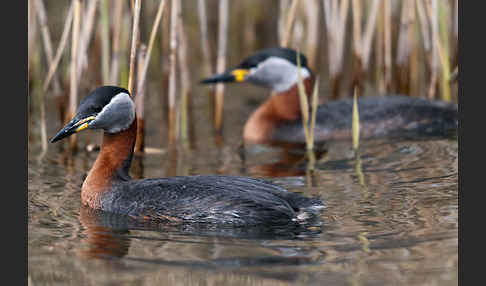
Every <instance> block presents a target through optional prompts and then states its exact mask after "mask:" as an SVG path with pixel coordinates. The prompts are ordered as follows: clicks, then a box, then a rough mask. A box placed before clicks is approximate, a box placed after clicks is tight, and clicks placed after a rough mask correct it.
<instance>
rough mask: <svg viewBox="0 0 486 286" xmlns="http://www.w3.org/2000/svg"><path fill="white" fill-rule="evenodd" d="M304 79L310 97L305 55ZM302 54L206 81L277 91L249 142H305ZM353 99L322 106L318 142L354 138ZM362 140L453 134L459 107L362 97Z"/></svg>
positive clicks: (279, 54) (252, 60) (260, 55)
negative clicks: (301, 107)
mask: <svg viewBox="0 0 486 286" xmlns="http://www.w3.org/2000/svg"><path fill="white" fill-rule="evenodd" d="M300 63H301V68H300V73H301V77H302V79H303V83H304V86H305V89H306V93H307V95H308V96H310V95H311V94H312V90H313V87H314V77H313V74H312V72H311V70H310V69H309V67H308V66H307V59H306V57H305V56H304V55H303V54H300ZM298 72H299V68H298V65H297V53H296V51H294V50H292V49H288V48H269V49H264V50H260V51H258V52H256V53H254V54H253V55H251V56H249V57H247V58H246V59H244V60H243V62H241V63H240V64H239V65H238V66H236V67H234V68H231V69H229V70H228V71H226V72H224V73H222V74H218V75H214V76H211V77H209V78H206V79H204V80H202V81H201V83H204V84H212V83H219V82H224V83H228V82H248V83H251V84H254V85H258V86H262V87H264V88H266V89H269V90H271V91H272V96H270V97H269V98H268V99H267V100H266V101H265V102H264V103H263V104H262V105H260V106H259V107H258V109H256V110H255V111H254V112H253V113H252V114H251V115H250V117H249V118H248V120H247V121H246V123H245V126H244V129H243V138H244V140H245V142H249V143H262V142H266V141H279V142H296V143H303V142H305V135H304V130H303V127H302V120H301V110H300V100H299V94H298V86H297V83H298ZM352 106H353V101H352V98H347V99H342V100H336V101H331V102H328V103H327V104H324V105H320V106H319V107H318V109H317V117H316V129H315V140H316V141H320V142H322V141H328V140H339V139H347V138H351V134H352V133H351V129H352V128H351V125H352V124H351V123H352ZM358 107H359V117H360V138H370V137H377V136H387V135H396V134H398V135H400V134H402V133H404V132H407V133H409V134H410V133H411V134H424V135H444V134H449V132H450V131H451V130H452V131H453V130H455V129H456V128H457V105H456V104H451V103H447V102H442V101H436V100H434V101H433V100H427V99H424V98H417V97H409V96H401V95H391V96H360V97H358Z"/></svg>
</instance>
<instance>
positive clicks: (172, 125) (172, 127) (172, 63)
mask: <svg viewBox="0 0 486 286" xmlns="http://www.w3.org/2000/svg"><path fill="white" fill-rule="evenodd" d="M170 6H171V9H170V10H171V11H170V42H169V92H168V97H169V143H174V142H175V140H176V134H177V132H176V114H175V111H176V108H175V104H176V96H175V95H176V49H177V14H178V10H179V8H178V6H179V1H177V0H172V1H171V3H170Z"/></svg>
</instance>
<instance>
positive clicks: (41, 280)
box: [28, 86, 458, 285]
mask: <svg viewBox="0 0 486 286" xmlns="http://www.w3.org/2000/svg"><path fill="white" fill-rule="evenodd" d="M243 92H244V93H245V96H241V95H240V94H238V93H243ZM149 94H150V95H151V97H150V98H151V99H149V102H154V104H147V106H148V107H147V111H146V112H147V114H151V116H150V117H149V118H148V120H147V126H148V130H149V131H148V134H147V145H148V146H149V147H156V148H160V149H162V152H161V153H158V154H146V155H144V156H141V157H136V158H135V159H134V162H133V164H132V169H131V172H132V176H133V177H135V178H151V177H162V176H173V175H192V174H231V175H249V176H255V177H264V178H267V179H269V180H272V181H274V182H275V183H277V184H280V185H283V186H285V187H287V188H288V189H289V190H291V191H295V192H302V193H304V194H305V195H309V196H311V195H318V196H320V197H321V198H322V199H323V200H324V202H325V204H326V208H325V209H324V211H323V213H322V215H321V220H322V225H321V226H318V227H311V228H308V229H303V230H298V231H289V230H285V229H277V230H269V229H259V228H253V229H232V228H225V229H221V228H200V227H191V226H186V227H175V226H153V225H130V222H127V221H126V220H121V219H119V218H117V217H116V216H115V217H110V216H108V217H107V216H106V215H105V216H102V215H100V214H97V213H93V212H92V211H90V210H89V209H86V208H83V207H81V205H80V187H81V184H82V182H83V178H84V176H85V174H86V172H87V171H88V170H89V168H90V166H91V165H92V163H93V162H94V159H95V158H96V155H97V152H96V151H95V152H87V151H85V150H84V149H83V148H82V147H83V146H85V144H86V143H87V142H88V141H89V142H90V143H95V144H96V143H99V139H100V134H99V133H96V132H91V131H88V132H85V133H84V134H80V136H79V140H80V146H81V150H79V151H78V152H76V153H74V154H71V153H69V152H66V151H63V148H61V145H62V144H50V145H49V150H48V152H47V153H46V154H45V155H44V156H43V157H42V158H39V157H38V156H39V154H40V152H39V148H40V146H39V144H38V139H37V137H38V135H37V133H36V129H35V128H31V129H30V131H31V133H32V134H31V136H30V140H31V144H29V164H28V180H29V183H28V189H29V191H28V200H29V204H28V270H29V279H30V281H31V282H32V285H132V284H137V285H457V283H458V251H457V249H458V163H457V160H458V144H457V138H455V137H451V138H412V139H409V140H407V139H401V140H398V139H395V140H384V139H378V140H369V141H363V142H361V143H362V145H361V153H360V155H361V156H360V164H359V165H358V164H357V161H356V159H355V157H354V155H353V151H352V146H351V142H334V143H329V144H327V145H326V146H324V147H325V150H326V151H325V152H321V153H322V154H320V156H319V157H320V158H319V159H318V161H317V163H316V169H315V171H314V172H313V173H310V172H308V171H306V166H307V161H306V160H305V159H304V158H303V157H302V153H303V152H302V151H295V150H294V151H292V150H291V151H285V150H283V149H282V148H279V147H269V146H262V145H256V146H249V147H247V148H240V141H241V135H240V134H241V128H242V125H243V123H244V120H245V118H246V116H248V114H249V113H250V112H251V110H253V108H254V103H253V102H252V101H250V100H249V98H250V99H252V98H253V99H254V100H255V101H257V100H261V99H263V97H264V95H262V90H261V89H253V88H251V87H248V86H246V87H245V88H241V87H236V86H229V87H228V88H227V96H226V97H225V119H226V121H225V127H224V132H223V137H222V138H219V139H218V137H217V136H212V135H211V134H212V133H211V122H210V117H209V113H208V111H207V109H206V104H207V98H206V97H205V96H204V92H203V91H202V89H197V88H196V90H195V91H194V95H193V96H194V97H193V99H194V101H195V105H194V106H196V108H195V109H194V110H195V111H194V112H195V115H194V116H195V118H198V120H195V123H194V127H195V131H194V137H195V138H194V146H193V148H192V149H191V150H190V151H189V152H188V151H184V149H183V148H182V147H180V146H179V147H178V148H176V149H170V148H167V145H166V141H167V140H166V138H165V137H164V136H165V135H164V134H166V130H165V127H164V126H163V124H160V121H159V120H162V119H161V118H162V116H163V113H162V114H161V112H156V111H157V109H158V108H161V106H160V100H159V98H158V97H157V96H158V95H157V89H156V88H152V89H151V90H150V92H149ZM196 94H197V95H196ZM48 106H54V104H52V103H49V104H48ZM49 108H51V107H49ZM52 108H53V107H52ZM48 114H49V116H50V117H51V118H49V121H48V122H51V124H49V125H48V134H49V136H52V135H54V134H55V132H56V131H57V129H58V128H59V127H60V126H59V125H58V123H57V122H56V119H55V116H56V114H55V112H48ZM164 132H165V133H164Z"/></svg>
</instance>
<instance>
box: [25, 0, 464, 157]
mask: <svg viewBox="0 0 486 286" xmlns="http://www.w3.org/2000/svg"><path fill="white" fill-rule="evenodd" d="M28 3H29V4H28V79H29V101H28V102H29V105H28V108H29V118H30V120H29V142H32V141H37V140H38V139H40V142H41V146H42V149H43V150H45V149H47V139H48V138H47V132H46V123H45V122H46V112H49V111H51V110H52V111H53V112H55V113H56V115H55V117H57V119H58V121H59V125H61V124H62V123H65V122H66V121H68V120H70V118H71V116H72V113H73V111H74V110H75V109H76V106H77V103H78V102H79V98H81V97H83V96H84V95H85V94H87V93H88V92H89V91H90V90H92V89H93V88H94V87H96V86H99V85H104V84H113V85H120V86H122V87H125V88H128V89H129V90H130V91H132V95H133V96H134V98H135V100H136V101H137V99H138V102H145V101H144V100H143V97H144V93H145V86H146V85H147V84H151V83H153V82H157V83H160V84H159V86H158V88H159V89H160V96H161V97H162V100H163V102H164V103H165V107H164V109H165V111H164V112H166V113H164V115H163V116H164V118H165V121H167V123H166V124H167V126H168V128H169V132H168V140H169V142H176V141H178V140H183V141H184V140H186V139H187V137H188V136H189V135H188V133H190V132H191V131H190V128H188V126H190V124H191V121H193V120H195V119H193V118H191V115H190V114H191V111H190V110H191V108H194V107H193V104H192V99H191V90H192V89H193V87H194V86H196V85H198V84H199V80H200V79H201V78H202V77H206V76H208V75H210V74H212V73H215V72H217V71H222V70H224V69H225V68H228V67H230V66H232V65H235V64H237V63H239V62H240V61H241V60H242V59H243V58H244V57H246V56H248V55H250V54H251V53H252V52H254V51H256V50H258V49H262V48H267V47H274V46H286V47H290V48H294V49H296V50H299V51H300V52H302V53H304V54H305V55H306V56H307V58H308V63H309V66H310V68H311V69H312V71H313V73H314V74H316V75H319V78H320V81H321V88H320V90H321V94H320V100H321V101H324V102H325V101H329V100H334V99H337V98H342V97H346V96H351V95H352V94H353V89H354V87H358V88H359V89H360V91H361V92H360V94H372V93H385V94H396V93H400V94H407V95H409V96H418V97H426V98H430V99H441V100H446V101H453V102H457V96H458V94H457V86H456V85H457V81H456V78H457V65H458V37H459V32H458V8H459V7H458V0H406V1H405V0H404V1H399V0H365V1H359V0H280V1H276V0H272V1H260V0H245V1H228V0H206V1H204V0H198V1H188V0H186V1H175V0H162V1H156V0H145V1H141V0H126V1H109V0H82V1H81V0H73V1H55V0H29V1H28ZM159 21H160V22H159ZM137 30H138V31H137ZM134 39H135V40H134ZM132 43H135V44H134V45H132ZM132 60H133V61H132ZM145 66H146V68H145ZM130 81H132V82H131V83H130ZM206 90H207V91H208V92H209V93H210V94H211V96H212V101H211V104H210V105H211V109H212V110H213V113H214V114H215V115H214V121H213V123H214V128H215V129H218V128H219V127H220V126H218V125H220V124H221V122H218V120H219V121H221V118H222V117H221V115H219V119H218V114H222V105H223V103H222V94H223V92H224V90H223V88H222V87H216V88H215V89H213V88H212V87H207V88H206ZM218 94H219V95H218ZM78 95H79V96H78ZM46 100H48V102H55V104H56V108H55V109H50V108H47V107H46ZM146 104H147V103H145V105H146ZM143 106H144V104H140V103H139V104H137V115H138V116H139V120H140V121H139V122H140V124H139V127H140V126H142V128H141V132H142V133H141V134H140V136H141V137H140V138H142V139H143V136H144V135H143V119H144V117H146V116H151V115H150V114H145V113H146V112H145V111H144V108H143ZM46 110H47V111H46ZM32 131H35V134H38V136H31V132H32ZM137 145H138V146H137V150H138V151H143V149H144V144H143V140H137ZM71 147H73V148H76V138H75V137H73V140H72V141H71Z"/></svg>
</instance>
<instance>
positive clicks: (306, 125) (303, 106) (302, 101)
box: [297, 51, 312, 150]
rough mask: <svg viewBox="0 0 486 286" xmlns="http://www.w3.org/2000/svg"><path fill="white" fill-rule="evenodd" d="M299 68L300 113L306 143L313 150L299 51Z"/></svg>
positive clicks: (308, 148)
mask: <svg viewBox="0 0 486 286" xmlns="http://www.w3.org/2000/svg"><path fill="white" fill-rule="evenodd" d="M297 67H298V70H299V72H298V81H297V87H298V90H299V100H300V113H301V114H302V126H303V127H304V135H305V143H306V146H307V150H312V148H311V147H312V143H311V142H310V135H309V103H308V102H307V94H306V92H305V87H304V82H303V80H302V75H301V72H300V67H301V63H300V53H299V51H297Z"/></svg>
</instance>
